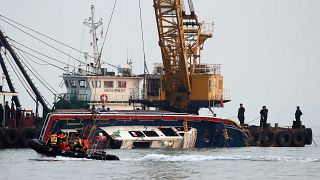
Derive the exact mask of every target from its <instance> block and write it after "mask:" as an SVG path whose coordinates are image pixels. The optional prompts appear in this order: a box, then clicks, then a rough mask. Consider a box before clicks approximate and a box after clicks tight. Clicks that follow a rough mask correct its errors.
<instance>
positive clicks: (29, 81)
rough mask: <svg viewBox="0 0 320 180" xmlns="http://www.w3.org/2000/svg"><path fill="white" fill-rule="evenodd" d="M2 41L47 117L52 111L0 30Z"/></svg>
mask: <svg viewBox="0 0 320 180" xmlns="http://www.w3.org/2000/svg"><path fill="white" fill-rule="evenodd" d="M0 41H1V42H2V45H3V46H4V47H5V48H6V49H7V50H8V51H9V52H10V54H11V56H12V58H13V60H14V61H15V63H16V64H17V66H18V67H19V69H20V71H21V73H22V74H23V76H24V78H25V79H26V80H27V82H28V84H29V85H30V87H31V89H32V91H33V92H34V93H35V95H36V97H37V98H36V99H37V100H39V101H40V103H41V105H42V107H43V115H44V116H45V115H46V114H47V113H49V112H50V109H49V108H48V106H47V104H46V103H45V101H44V100H43V98H42V96H41V94H40V92H39V91H38V89H37V88H36V86H35V85H34V84H33V82H32V80H31V78H30V76H29V75H28V74H27V72H26V70H25V69H24V67H23V66H22V64H21V62H20V61H19V58H18V57H17V55H16V53H15V52H14V50H13V49H12V47H11V46H10V44H9V43H8V41H7V39H6V38H5V36H4V35H3V33H2V31H1V30H0Z"/></svg>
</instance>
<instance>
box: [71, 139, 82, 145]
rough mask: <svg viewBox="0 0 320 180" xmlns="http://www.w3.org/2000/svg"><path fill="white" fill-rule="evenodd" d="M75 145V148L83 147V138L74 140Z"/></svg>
mask: <svg viewBox="0 0 320 180" xmlns="http://www.w3.org/2000/svg"><path fill="white" fill-rule="evenodd" d="M73 145H75V146H82V141H81V138H79V137H76V138H75V139H74V142H73Z"/></svg>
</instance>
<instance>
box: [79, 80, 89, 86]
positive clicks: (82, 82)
mask: <svg viewBox="0 0 320 180" xmlns="http://www.w3.org/2000/svg"><path fill="white" fill-rule="evenodd" d="M79 86H80V87H87V82H86V80H79Z"/></svg>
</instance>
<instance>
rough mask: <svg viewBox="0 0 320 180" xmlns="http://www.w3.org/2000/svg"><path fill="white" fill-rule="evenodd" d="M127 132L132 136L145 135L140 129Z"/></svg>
mask: <svg viewBox="0 0 320 180" xmlns="http://www.w3.org/2000/svg"><path fill="white" fill-rule="evenodd" d="M129 134H130V135H131V136H132V137H145V135H144V134H143V133H142V132H141V131H129Z"/></svg>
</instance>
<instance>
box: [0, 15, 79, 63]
mask: <svg viewBox="0 0 320 180" xmlns="http://www.w3.org/2000/svg"><path fill="white" fill-rule="evenodd" d="M0 19H1V18H0ZM1 20H2V21H3V22H5V23H7V24H9V25H11V26H12V27H14V28H16V29H18V30H20V31H22V32H23V33H25V34H27V35H29V36H31V37H32V38H34V39H36V40H38V41H40V42H41V43H43V44H45V45H47V46H49V47H51V48H52V49H54V50H56V51H58V52H60V53H62V54H64V55H66V56H67V57H69V58H71V59H74V60H76V61H78V62H79V63H82V64H85V63H84V62H82V61H81V60H79V59H77V58H75V57H73V56H71V55H70V54H68V53H66V52H63V51H62V50H60V49H58V48H56V47H54V46H53V45H51V44H49V43H47V42H45V41H43V40H41V39H39V38H37V37H35V36H34V35H32V34H30V33H28V32H26V31H24V30H22V29H21V28H19V27H17V26H15V25H13V24H11V23H9V22H8V21H6V20H4V19H1Z"/></svg>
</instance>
